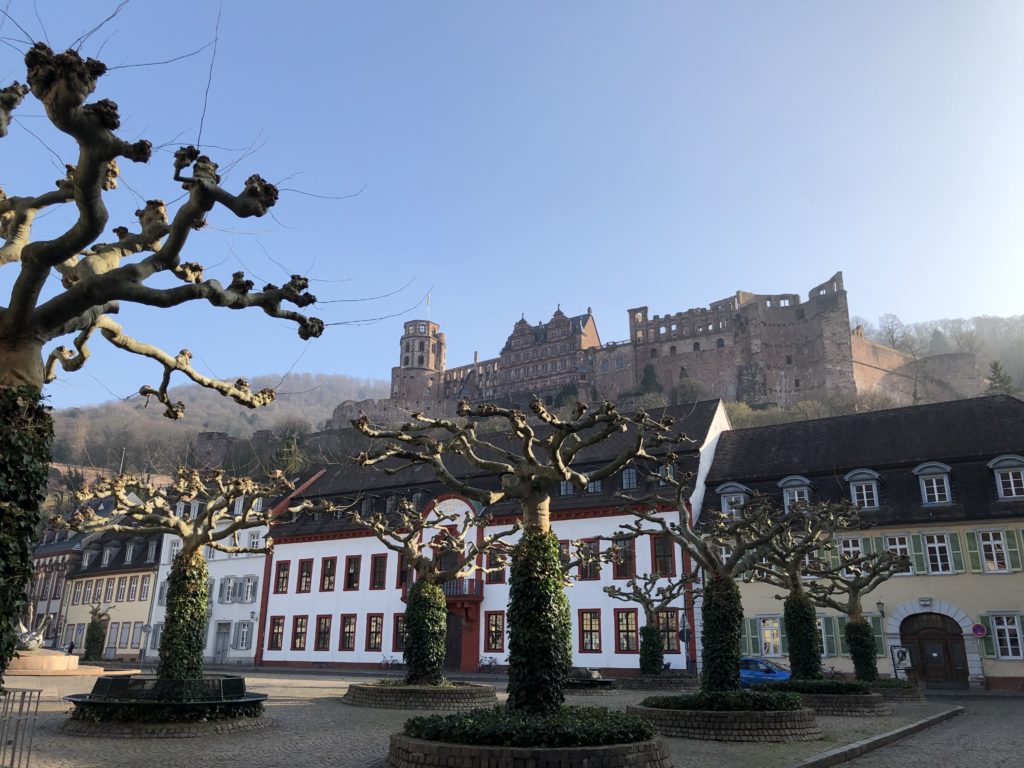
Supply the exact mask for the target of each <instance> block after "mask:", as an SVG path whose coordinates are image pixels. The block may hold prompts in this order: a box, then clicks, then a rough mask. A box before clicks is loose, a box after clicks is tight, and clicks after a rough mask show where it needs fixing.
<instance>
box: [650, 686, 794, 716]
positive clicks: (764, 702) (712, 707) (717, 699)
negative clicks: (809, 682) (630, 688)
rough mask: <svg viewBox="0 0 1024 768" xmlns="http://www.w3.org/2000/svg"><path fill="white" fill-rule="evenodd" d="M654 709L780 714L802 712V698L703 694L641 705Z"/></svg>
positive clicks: (771, 694)
mask: <svg viewBox="0 0 1024 768" xmlns="http://www.w3.org/2000/svg"><path fill="white" fill-rule="evenodd" d="M640 706H641V707H651V708H652V709H686V710H699V711H703V712H779V711H786V712H788V711H792V710H797V709H800V708H801V707H802V706H803V705H802V703H801V700H800V696H798V695H797V694H795V693H783V692H781V691H745V690H742V689H740V690H738V691H701V692H700V693H694V694H691V695H689V696H651V697H649V698H646V699H644V700H643V701H641V702H640Z"/></svg>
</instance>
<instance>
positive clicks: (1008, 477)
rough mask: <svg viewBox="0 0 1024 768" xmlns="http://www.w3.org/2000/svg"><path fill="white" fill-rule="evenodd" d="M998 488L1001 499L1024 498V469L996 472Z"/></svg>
mask: <svg viewBox="0 0 1024 768" xmlns="http://www.w3.org/2000/svg"><path fill="white" fill-rule="evenodd" d="M996 487H997V488H998V490H999V498H1001V499H1016V498H1019V497H1021V496H1024V469H1000V470H996Z"/></svg>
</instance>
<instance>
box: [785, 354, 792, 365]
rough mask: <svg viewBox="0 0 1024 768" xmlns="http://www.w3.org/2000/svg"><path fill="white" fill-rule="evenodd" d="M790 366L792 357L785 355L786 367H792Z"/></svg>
mask: <svg viewBox="0 0 1024 768" xmlns="http://www.w3.org/2000/svg"><path fill="white" fill-rule="evenodd" d="M792 364H793V356H792V355H786V365H792Z"/></svg>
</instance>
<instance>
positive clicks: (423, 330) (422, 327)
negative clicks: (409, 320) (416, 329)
mask: <svg viewBox="0 0 1024 768" xmlns="http://www.w3.org/2000/svg"><path fill="white" fill-rule="evenodd" d="M426 332H427V326H426V324H425V323H420V333H426Z"/></svg>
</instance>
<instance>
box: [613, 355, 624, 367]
mask: <svg viewBox="0 0 1024 768" xmlns="http://www.w3.org/2000/svg"><path fill="white" fill-rule="evenodd" d="M615 367H616V368H625V367H626V361H625V360H623V359H622V358H621V357H616V358H615Z"/></svg>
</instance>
